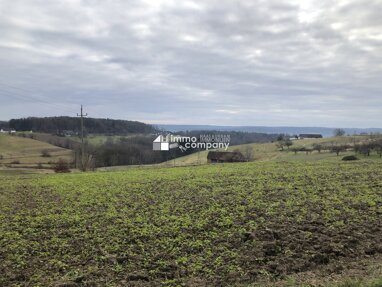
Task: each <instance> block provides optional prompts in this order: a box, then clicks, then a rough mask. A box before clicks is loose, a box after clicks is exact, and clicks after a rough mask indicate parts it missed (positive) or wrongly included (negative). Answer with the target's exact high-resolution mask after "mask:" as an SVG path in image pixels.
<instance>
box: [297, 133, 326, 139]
mask: <svg viewBox="0 0 382 287" xmlns="http://www.w3.org/2000/svg"><path fill="white" fill-rule="evenodd" d="M298 137H299V138H300V139H321V138H323V136H322V135H321V134H300V135H299V136H298Z"/></svg>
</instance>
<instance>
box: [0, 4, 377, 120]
mask: <svg viewBox="0 0 382 287" xmlns="http://www.w3.org/2000/svg"><path fill="white" fill-rule="evenodd" d="M381 11H382V1H381V0H378V1H373V0H356V1H343V0H336V1H327V0H320V1H316V0H313V1H310V0H301V1H291V0H288V1H281V0H253V1H241V0H240V1H239V0H231V1H226V0H203V1H191V0H184V1H183V0H139V1H138V0H119V1H118V0H82V1H81V0H66V1H64V0H60V1H58V0H56V1H46V0H0V33H1V34H0V35H1V37H0V119H1V120H7V119H9V118H15V117H24V116H49V115H72V116H74V115H76V113H77V112H79V107H80V104H84V106H85V111H86V112H87V113H89V115H90V116H92V117H109V118H120V119H131V120H140V121H144V122H147V123H171V124H176V123H179V124H215V125H268V126H280V125H281V126H287V125H288V126H291V125H294V126H329V127H338V126H341V127H382V114H381V110H382V17H381Z"/></svg>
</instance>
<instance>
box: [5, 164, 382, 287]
mask: <svg viewBox="0 0 382 287" xmlns="http://www.w3.org/2000/svg"><path fill="white" fill-rule="evenodd" d="M381 188H382V164H381V163H378V162H367V161H358V162H351V163H341V162H331V161H325V160H324V161H320V162H310V163H307V162H304V163H302V162H278V163H276V162H255V163H239V164H227V165H206V166H200V167H181V168H156V169H130V170H128V171H123V172H109V173H101V172H99V173H84V174H69V175H47V176H28V177H25V176H24V177H18V178H17V177H5V178H3V180H2V185H1V186H0V256H1V259H2V260H1V261H0V274H2V276H0V285H1V286H20V285H25V284H26V285H28V286H34V285H36V286H37V285H39V286H98V285H99V286H106V285H107V286H160V285H162V286H163V285H165V286H179V285H180V284H187V286H223V285H227V286H233V285H234V283H238V284H239V283H240V284H243V285H242V286H248V283H256V282H257V283H258V284H257V283H256V284H255V285H253V286H303V284H310V285H309V286H318V284H321V285H320V286H328V285H329V284H334V285H339V286H363V285H350V283H349V284H347V283H346V284H347V285H344V284H345V283H344V282H345V281H347V280H349V279H351V280H352V282H353V283H354V282H355V281H354V280H358V279H360V280H369V279H370V280H374V279H376V278H378V277H379V278H380V277H381V276H382V270H381V262H382V260H381V257H380V256H379V255H380V254H381V253H382V246H381V242H380V238H381V237H382V225H381V224H382V223H381V221H380V216H381V212H382V209H381V208H382V200H381V193H380V192H381ZM378 254H379V255H378ZM378 266H379V267H378ZM376 267H377V268H376ZM349 270H353V271H354V272H353V271H351V272H350V271H349ZM370 282H371V281H370ZM353 283H351V284H353ZM377 283H378V282H377ZM379 283H380V281H379ZM18 284H19V285H18ZM341 284H342V285H341ZM354 284H355V283H354ZM304 286H308V285H304ZM364 286H378V285H371V283H370V285H369V284H367V285H364Z"/></svg>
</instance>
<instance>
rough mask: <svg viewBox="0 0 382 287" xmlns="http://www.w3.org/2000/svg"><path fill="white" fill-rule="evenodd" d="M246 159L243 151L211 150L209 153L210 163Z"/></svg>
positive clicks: (208, 160) (208, 159)
mask: <svg viewBox="0 0 382 287" xmlns="http://www.w3.org/2000/svg"><path fill="white" fill-rule="evenodd" d="M243 161H246V160H245V157H244V156H243V155H242V153H241V152H238V151H233V152H223V151H210V152H209V153H208V155H207V162H208V163H224V162H243Z"/></svg>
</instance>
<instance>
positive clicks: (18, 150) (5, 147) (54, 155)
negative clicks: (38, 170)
mask: <svg viewBox="0 0 382 287" xmlns="http://www.w3.org/2000/svg"><path fill="white" fill-rule="evenodd" d="M43 150H47V151H48V152H49V154H50V155H51V156H50V157H42V156H41V152H42V151H43ZM0 155H2V156H3V159H2V160H0V164H1V165H0V166H2V167H3V168H4V166H5V165H8V166H9V165H10V166H12V167H17V168H22V167H25V168H29V167H36V166H37V164H39V163H42V164H43V165H44V166H48V165H49V164H48V163H49V162H54V161H57V160H58V159H59V158H63V159H70V156H71V151H70V150H67V149H63V148H60V147H56V146H53V145H51V144H48V143H45V142H41V141H37V140H33V139H29V138H22V137H18V136H10V135H0ZM14 161H19V162H20V164H11V163H12V162H14Z"/></svg>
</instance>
